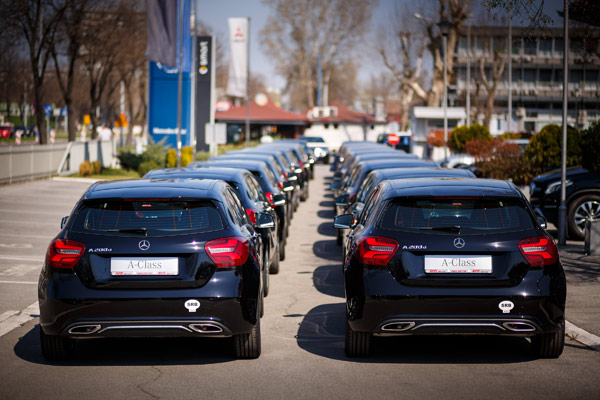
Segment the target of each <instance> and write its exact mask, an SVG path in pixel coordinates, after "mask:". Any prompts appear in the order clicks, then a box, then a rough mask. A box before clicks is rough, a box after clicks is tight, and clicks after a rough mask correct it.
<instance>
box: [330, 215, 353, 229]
mask: <svg viewBox="0 0 600 400" xmlns="http://www.w3.org/2000/svg"><path fill="white" fill-rule="evenodd" d="M353 219H354V216H353V215H352V214H344V215H338V216H336V217H335V218H334V219H333V227H334V228H336V229H350V228H352V220H353Z"/></svg>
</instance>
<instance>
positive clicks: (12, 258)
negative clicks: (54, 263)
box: [0, 255, 44, 262]
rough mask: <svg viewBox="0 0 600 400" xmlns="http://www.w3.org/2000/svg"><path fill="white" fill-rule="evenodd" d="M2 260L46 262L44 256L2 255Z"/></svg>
mask: <svg viewBox="0 0 600 400" xmlns="http://www.w3.org/2000/svg"><path fill="white" fill-rule="evenodd" d="M0 260H18V261H35V262H44V257H22V256H13V255H6V256H5V255H0Z"/></svg>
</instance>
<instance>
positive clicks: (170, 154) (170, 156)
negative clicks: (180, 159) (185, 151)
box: [167, 149, 177, 168]
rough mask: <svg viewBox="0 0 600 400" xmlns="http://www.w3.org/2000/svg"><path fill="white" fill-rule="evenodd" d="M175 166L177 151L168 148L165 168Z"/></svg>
mask: <svg viewBox="0 0 600 400" xmlns="http://www.w3.org/2000/svg"><path fill="white" fill-rule="evenodd" d="M176 166H177V151H176V150H175V149H169V151H167V168H174V167H176Z"/></svg>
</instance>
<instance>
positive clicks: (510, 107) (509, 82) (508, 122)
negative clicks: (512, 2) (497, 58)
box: [506, 11, 512, 132]
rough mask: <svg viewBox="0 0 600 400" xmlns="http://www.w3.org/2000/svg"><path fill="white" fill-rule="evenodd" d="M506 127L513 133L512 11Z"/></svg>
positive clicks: (510, 17)
mask: <svg viewBox="0 0 600 400" xmlns="http://www.w3.org/2000/svg"><path fill="white" fill-rule="evenodd" d="M506 125H507V129H508V131H509V132H511V131H512V11H509V14H508V114H507V116H506Z"/></svg>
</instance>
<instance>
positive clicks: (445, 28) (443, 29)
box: [438, 20, 452, 161]
mask: <svg viewBox="0 0 600 400" xmlns="http://www.w3.org/2000/svg"><path fill="white" fill-rule="evenodd" d="M438 26H439V28H440V33H441V34H442V41H443V45H444V46H443V50H444V100H443V108H444V159H445V160H446V161H448V54H447V53H448V34H449V33H450V28H451V27H452V22H450V21H447V20H442V21H440V22H439V23H438Z"/></svg>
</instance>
